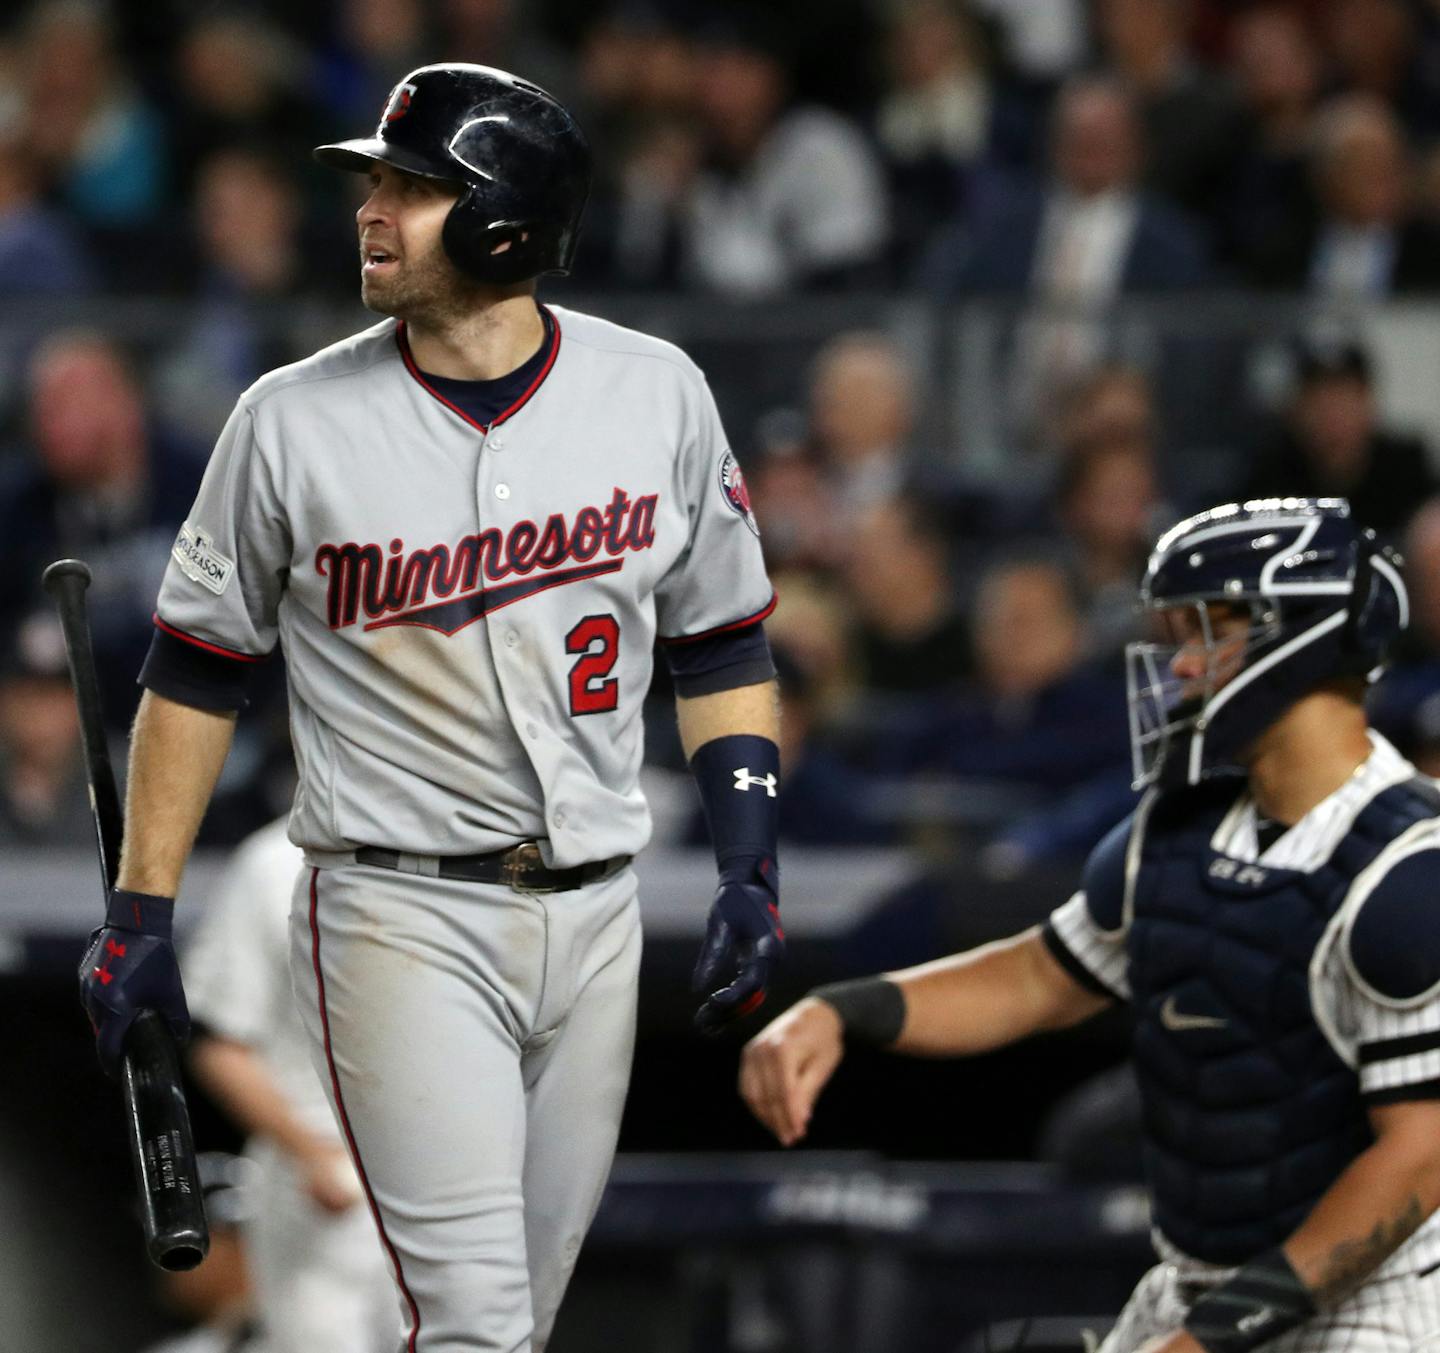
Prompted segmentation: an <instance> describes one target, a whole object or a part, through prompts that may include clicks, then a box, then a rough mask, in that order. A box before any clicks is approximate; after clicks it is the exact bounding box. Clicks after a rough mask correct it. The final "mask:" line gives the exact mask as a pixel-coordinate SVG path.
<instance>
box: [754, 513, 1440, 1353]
mask: <svg viewBox="0 0 1440 1353" xmlns="http://www.w3.org/2000/svg"><path fill="white" fill-rule="evenodd" d="M1141 600H1142V603H1143V605H1144V607H1145V608H1146V609H1147V610H1148V611H1150V612H1152V613H1154V615H1155V616H1156V617H1158V618H1160V619H1163V620H1164V621H1165V622H1166V623H1167V624H1168V626H1169V627H1170V634H1171V638H1172V640H1173V642H1171V643H1167V644H1159V643H1150V642H1146V643H1138V644H1132V645H1131V646H1130V648H1129V650H1128V662H1129V666H1130V701H1131V729H1132V748H1133V751H1134V755H1135V766H1136V772H1137V778H1138V780H1139V781H1140V782H1141V783H1142V784H1143V785H1145V786H1147V789H1146V793H1145V794H1144V797H1143V798H1142V800H1141V802H1140V805H1139V806H1138V808H1137V809H1136V811H1135V812H1134V813H1133V814H1132V815H1131V816H1130V817H1128V818H1127V819H1126V820H1125V821H1124V822H1122V823H1121V824H1120V825H1119V826H1118V827H1116V828H1115V830H1114V831H1113V832H1112V833H1111V834H1110V835H1109V836H1108V837H1107V838H1106V839H1105V840H1104V841H1103V842H1102V843H1101V844H1100V845H1099V846H1097V847H1096V849H1095V851H1094V852H1093V854H1092V855H1091V857H1090V859H1089V862H1088V863H1087V865H1086V867H1085V872H1084V877H1083V881H1082V884H1081V887H1080V890H1079V891H1078V892H1077V893H1076V894H1075V896H1074V897H1072V898H1071V899H1070V900H1069V901H1068V902H1067V903H1065V904H1064V905H1063V906H1061V907H1059V908H1058V909H1057V910H1056V911H1055V912H1054V913H1053V914H1052V915H1051V917H1050V918H1049V921H1048V922H1047V923H1046V924H1045V925H1044V926H1042V927H1036V928H1034V929H1032V930H1029V931H1026V932H1025V933H1023V934H1020V935H1017V936H1015V937H1014V938H1012V939H1010V940H1005V941H1001V942H998V943H995V944H991V945H987V946H985V947H983V948H980V949H977V950H974V951H972V952H968V953H962V954H958V955H955V956H953V957H950V958H945V959H941V960H939V961H937V962H935V963H931V964H927V965H924V966H922V967H918V968H913V969H910V970H909V971H906V972H900V973H893V974H889V975H887V976H882V977H875V978H866V979H861V980H859V981H855V982H845V983H838V984H836V985H834V986H831V987H825V988H820V989H818V990H817V991H816V992H815V993H813V994H812V995H811V996H810V997H808V998H806V999H805V1000H802V1001H801V1002H800V1003H799V1004H798V1005H796V1006H795V1007H793V1008H792V1009H791V1010H789V1011H788V1012H787V1013H786V1014H785V1015H783V1016H782V1017H781V1018H780V1019H778V1020H777V1021H775V1022H774V1023H773V1024H771V1025H770V1026H769V1027H768V1028H767V1029H765V1030H764V1031H763V1032H762V1033H761V1034H760V1035H759V1036H758V1037H756V1038H755V1039H754V1040H753V1041H752V1042H751V1043H750V1045H749V1046H748V1047H747V1048H746V1051H745V1055H744V1058H743V1062H742V1069H741V1078H740V1086H741V1093H742V1094H743V1095H744V1097H745V1099H746V1100H747V1102H748V1103H749V1105H750V1107H751V1108H752V1110H753V1111H754V1112H755V1113H756V1115H757V1116H758V1117H759V1118H760V1119H761V1121H762V1122H764V1123H765V1124H766V1125H767V1126H769V1127H770V1128H771V1129H772V1130H773V1131H774V1132H775V1134H776V1136H777V1137H779V1139H780V1140H781V1142H782V1143H784V1144H786V1145H790V1144H793V1143H794V1142H796V1141H798V1140H799V1139H800V1138H801V1137H803V1135H804V1133H805V1129H806V1124H807V1123H808V1121H809V1118H810V1115H811V1111H812V1108H813V1105H814V1103H815V1099H816V1096H817V1095H818V1094H819V1092H820V1089H821V1087H822V1086H823V1085H824V1084H825V1082H826V1081H827V1080H828V1078H829V1077H830V1075H831V1073H832V1072H833V1071H834V1070H835V1067H836V1065H837V1064H838V1063H839V1062H840V1060H841V1057H842V1055H843V1051H844V1043H845V1040H846V1039H847V1038H849V1039H853V1040H859V1041H865V1042H869V1043H873V1044H877V1045H882V1046H887V1047H893V1048H895V1049H896V1050H897V1051H900V1052H905V1053H910V1054H915V1055H926V1056H952V1055H964V1054H971V1053H978V1052H984V1051H987V1050H989V1049H992V1048H996V1047H1000V1046H1002V1045H1004V1044H1007V1043H1010V1042H1013V1041H1014V1040H1016V1039H1019V1038H1023V1037H1025V1036H1026V1035H1028V1034H1032V1033H1036V1032H1039V1031H1041V1030H1049V1029H1059V1028H1063V1027H1067V1026H1069V1025H1072V1024H1076V1023H1078V1022H1079V1021H1081V1020H1083V1019H1085V1018H1087V1017H1088V1016H1090V1015H1092V1014H1094V1013H1096V1012H1097V1011H1099V1010H1100V1009H1102V1008H1103V1007H1105V1006H1107V1005H1109V1004H1111V1003H1112V1002H1115V1001H1125V1002H1128V1003H1129V1005H1130V1007H1131V1010H1132V1012H1133V1016H1134V1025H1135V1031H1134V1057H1135V1063H1136V1068H1137V1071H1138V1075H1139V1080H1140V1087H1141V1095H1142V1102H1143V1107H1144V1134H1145V1151H1144V1158H1145V1164H1146V1168H1147V1174H1148V1179H1149V1183H1150V1188H1151V1193H1152V1199H1153V1215H1154V1223H1155V1243H1156V1246H1157V1248H1158V1250H1159V1253H1160V1257H1161V1261H1162V1262H1161V1263H1160V1264H1159V1265H1158V1266H1157V1267H1155V1268H1154V1269H1152V1270H1151V1271H1150V1272H1149V1273H1148V1274H1147V1275H1146V1276H1145V1277H1144V1278H1143V1279H1142V1280H1141V1282H1140V1284H1139V1286H1138V1287H1137V1288H1136V1290H1135V1293H1134V1295H1133V1296H1132V1298H1131V1300H1130V1301H1129V1303H1128V1304H1127V1305H1126V1307H1125V1310H1124V1312H1123V1313H1122V1314H1121V1316H1120V1319H1119V1322H1118V1323H1117V1325H1116V1326H1115V1328H1114V1330H1113V1331H1112V1332H1111V1334H1110V1335H1109V1337H1108V1339H1107V1341H1106V1343H1105V1344H1104V1345H1103V1353H1133V1350H1135V1349H1137V1348H1140V1347H1142V1346H1144V1347H1146V1348H1147V1350H1151V1351H1152V1353H1153V1350H1164V1353H1195V1350H1196V1349H1201V1348H1203V1349H1206V1350H1209V1353H1245V1351H1246V1350H1249V1349H1253V1348H1259V1347H1262V1346H1263V1347H1265V1348H1267V1349H1270V1348H1273V1349H1275V1350H1287V1351H1289V1350H1306V1351H1307V1353H1340V1351H1341V1350H1346V1351H1347V1353H1401V1351H1402V1350H1406V1351H1409V1350H1418V1349H1420V1348H1421V1347H1422V1346H1423V1347H1427V1348H1433V1347H1434V1346H1435V1341H1436V1339H1437V1338H1440V1218H1437V1216H1436V1207H1437V1204H1440V903H1437V899H1436V894H1435V886H1434V880H1435V877H1436V874H1437V871H1440V792H1437V789H1436V786H1435V784H1434V782H1433V781H1431V780H1428V779H1425V778H1422V777H1420V776H1417V775H1416V774H1415V771H1414V768H1413V767H1412V766H1410V765H1409V764H1408V763H1407V762H1406V761H1404V760H1403V759H1402V758H1401V757H1400V755H1399V754H1398V753H1397V752H1396V751H1395V750H1394V748H1392V747H1391V746H1390V745H1389V744H1388V743H1387V742H1385V740H1384V739H1383V738H1381V737H1379V736H1377V735H1376V734H1375V733H1373V732H1371V731H1369V730H1368V729H1367V726H1366V721H1365V713H1364V707H1363V705H1362V698H1363V693H1364V689H1365V685H1366V680H1367V678H1368V677H1370V676H1371V675H1373V674H1374V673H1375V671H1376V670H1377V669H1378V667H1379V665H1380V663H1381V661H1382V659H1383V655H1384V652H1385V649H1386V646H1387V644H1388V643H1389V641H1390V640H1391V639H1392V638H1393V637H1394V636H1395V635H1396V634H1397V633H1398V632H1399V631H1400V629H1401V628H1402V627H1403V626H1404V624H1405V622H1406V614H1407V601H1406V596H1405V589H1404V585H1403V583H1402V581H1401V578H1400V574H1399V573H1398V571H1397V569H1396V561H1395V560H1394V558H1393V556H1390V555H1388V554H1387V553H1386V552H1384V551H1382V550H1380V549H1379V548H1378V547H1377V546H1376V544H1375V542H1374V538H1373V537H1372V536H1371V535H1370V534H1369V533H1368V532H1363V531H1361V530H1359V529H1357V527H1356V525H1355V523H1354V522H1353V521H1352V519H1351V517H1350V514H1349V508H1348V505H1347V504H1346V503H1345V502H1344V501H1343V500H1340V499H1318V500H1316V499H1294V498H1287V499H1273V500H1260V501H1256V502H1252V503H1247V504H1245V505H1243V506H1236V505H1233V504H1232V505H1230V506H1226V507H1221V508H1216V509H1215V510H1213V511H1210V512H1203V513H1201V514H1199V515H1198V516H1195V517H1191V518H1189V519H1188V520H1186V521H1183V522H1181V523H1180V524H1179V525H1177V526H1176V527H1174V528H1173V529H1172V530H1170V531H1168V532H1167V533H1166V534H1165V535H1163V536H1162V537H1161V538H1160V541H1159V543H1158V545H1157V546H1156V548H1155V551H1154V553H1153V554H1152V555H1151V557H1150V561H1149V564H1148V567H1147V570H1146V573H1145V577H1144V581H1143V583H1142V586H1141Z"/></svg>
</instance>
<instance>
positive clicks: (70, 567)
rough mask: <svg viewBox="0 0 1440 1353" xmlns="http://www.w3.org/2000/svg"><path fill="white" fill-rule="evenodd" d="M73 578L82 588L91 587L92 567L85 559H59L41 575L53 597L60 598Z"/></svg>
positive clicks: (46, 588)
mask: <svg viewBox="0 0 1440 1353" xmlns="http://www.w3.org/2000/svg"><path fill="white" fill-rule="evenodd" d="M72 578H74V579H77V580H78V581H79V583H80V586H81V587H89V586H90V565H89V564H87V563H85V561H84V560H83V559H57V560H56V561H55V562H54V563H53V564H51V565H50V567H49V568H47V569H46V570H45V572H44V573H43V574H42V575H41V579H40V581H41V582H42V583H43V584H44V587H45V590H46V591H47V592H48V593H49V594H50V595H51V596H52V597H53V596H58V595H59V594H60V593H61V592H62V591H63V590H64V588H65V585H66V584H67V583H68V582H69V581H70V579H72Z"/></svg>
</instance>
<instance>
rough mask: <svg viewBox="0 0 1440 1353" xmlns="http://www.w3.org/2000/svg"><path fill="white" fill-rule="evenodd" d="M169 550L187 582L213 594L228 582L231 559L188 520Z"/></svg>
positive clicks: (232, 562) (218, 593)
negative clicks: (194, 583)
mask: <svg viewBox="0 0 1440 1353" xmlns="http://www.w3.org/2000/svg"><path fill="white" fill-rule="evenodd" d="M170 553H171V554H173V555H174V556H175V562H176V563H178V564H179V565H180V571H181V572H182V573H183V574H184V575H185V576H186V577H187V578H189V579H190V581H191V582H196V583H199V584H200V586H201V587H207V588H209V589H210V591H212V592H213V593H214V594H215V595H216V596H217V597H218V596H219V595H220V594H221V593H222V592H223V591H224V590H225V588H226V587H227V586H228V585H229V583H230V575H231V574H232V573H234V572H235V561H234V560H233V559H227V558H226V557H225V556H224V555H223V554H221V553H220V551H219V550H217V549H216V548H215V542H214V541H212V540H211V539H210V537H209V536H208V535H206V534H205V532H204V531H202V530H201V529H200V528H199V527H198V526H191V525H190V523H189V522H188V521H187V522H186V523H185V524H184V525H183V526H181V528H180V534H179V535H178V536H176V537H175V544H174V545H173V546H172V547H171V549H170Z"/></svg>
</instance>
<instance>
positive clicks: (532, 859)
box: [500, 841, 555, 893]
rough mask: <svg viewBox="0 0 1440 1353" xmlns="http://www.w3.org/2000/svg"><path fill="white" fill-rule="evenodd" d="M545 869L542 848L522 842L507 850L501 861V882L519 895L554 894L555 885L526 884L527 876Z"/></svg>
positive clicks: (532, 843)
mask: <svg viewBox="0 0 1440 1353" xmlns="http://www.w3.org/2000/svg"><path fill="white" fill-rule="evenodd" d="M542 868H544V861H543V860H541V858H540V847H539V845H537V844H536V843H535V842H534V841H522V842H521V843H520V844H519V845H518V846H514V847H512V848H511V849H510V850H507V851H506V852H505V854H504V856H503V857H502V858H501V860H500V882H501V883H503V884H504V885H505V886H506V887H507V888H509V889H511V890H512V891H513V892H517V893H553V892H554V891H555V885H554V884H553V883H526V882H525V875H526V874H528V873H530V872H531V871H532V870H536V869H542Z"/></svg>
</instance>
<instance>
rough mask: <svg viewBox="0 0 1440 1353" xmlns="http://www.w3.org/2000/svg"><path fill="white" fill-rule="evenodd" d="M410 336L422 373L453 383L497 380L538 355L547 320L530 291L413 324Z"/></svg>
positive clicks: (409, 325)
mask: <svg viewBox="0 0 1440 1353" xmlns="http://www.w3.org/2000/svg"><path fill="white" fill-rule="evenodd" d="M405 337H406V338H407V339H408V341H409V343H410V354H411V356H412V357H414V359H415V365H416V366H418V367H419V368H420V370H421V371H425V372H428V373H429V374H430V375H432V376H447V377H449V378H450V379H451V380H459V381H493V380H499V378H500V377H501V376H508V375H509V374H510V373H511V372H512V371H514V370H515V368H516V367H518V366H522V365H523V364H524V363H525V362H527V361H528V360H529V359H530V358H531V357H533V356H534V355H535V353H536V351H537V350H538V349H539V347H540V344H541V343H542V342H543V341H544V338H545V321H544V320H543V319H542V318H541V316H540V309H539V307H538V306H537V305H536V303H535V296H534V293H533V292H530V291H525V292H521V293H519V294H516V295H509V296H502V297H499V298H497V299H496V300H494V301H491V302H490V303H489V304H486V305H484V306H482V307H480V308H478V309H475V310H471V311H469V312H467V313H466V314H464V315H463V316H457V317H454V318H448V319H446V320H444V321H438V322H437V321H433V320H426V319H412V320H409V321H407V323H406V326H405Z"/></svg>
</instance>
